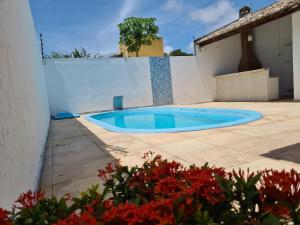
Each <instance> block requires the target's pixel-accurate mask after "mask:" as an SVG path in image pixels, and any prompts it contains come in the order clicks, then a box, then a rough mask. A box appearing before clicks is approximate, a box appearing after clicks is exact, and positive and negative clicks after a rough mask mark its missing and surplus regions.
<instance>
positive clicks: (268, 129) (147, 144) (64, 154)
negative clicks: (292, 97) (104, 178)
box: [41, 102, 300, 196]
mask: <svg viewBox="0 0 300 225" xmlns="http://www.w3.org/2000/svg"><path fill="white" fill-rule="evenodd" d="M174 107H175V106H174ZM180 107H193V108H238V109H246V110H256V111H259V112H261V113H263V114H264V118H263V119H261V120H258V121H254V122H252V123H247V124H243V125H239V126H232V127H225V128H219V129H210V130H203V131H192V132H180V133H163V134H124V133H114V132H110V131H107V130H105V129H103V128H101V127H99V126H97V125H95V124H93V123H91V122H89V121H87V120H86V119H85V118H84V116H81V117H80V118H77V119H71V120H59V121H51V124H50V129H49V137H48V143H47V145H46V149H47V152H46V155H45V156H46V159H45V163H44V167H43V173H42V176H41V187H42V188H44V189H45V190H46V193H47V194H50V195H52V191H53V193H54V194H56V195H58V196H62V195H64V194H65V193H66V192H71V193H72V194H74V195H78V193H79V192H80V191H84V190H85V189H86V188H87V187H88V186H90V185H91V184H93V183H95V182H96V183H97V182H99V179H98V177H97V170H98V169H99V168H101V167H104V166H105V165H106V164H107V163H108V162H111V161H112V160H113V158H119V159H121V160H122V163H123V164H124V165H129V166H133V165H136V164H141V163H143V159H142V158H141V157H142V156H143V154H144V153H145V152H147V151H150V150H151V151H153V152H155V153H156V154H160V155H162V157H163V158H166V159H168V160H176V161H179V162H181V163H182V164H183V165H185V166H189V165H190V164H193V163H195V164H196V165H198V166H201V165H203V164H204V163H205V162H209V164H210V165H218V166H224V167H226V168H229V169H232V168H239V167H242V168H244V169H246V168H248V167H250V169H251V170H257V169H259V170H261V169H264V168H265V167H267V168H274V169H281V168H286V169H290V168H296V169H297V170H298V169H299V167H300V159H299V157H300V152H299V151H300V150H299V142H300V103H293V102H210V103H203V104H195V105H182V106H180ZM52 159H53V161H52Z"/></svg>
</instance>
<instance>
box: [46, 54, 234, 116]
mask: <svg viewBox="0 0 300 225" xmlns="http://www.w3.org/2000/svg"><path fill="white" fill-rule="evenodd" d="M220 60H221V59H220ZM150 66H151V68H152V69H150ZM169 67H170V68H169ZM170 69H171V74H169V73H170V71H169V70H170ZM205 69H206V67H205V66H204V65H202V64H201V63H200V64H198V62H197V60H196V59H195V57H194V56H189V57H170V63H169V59H168V58H147V57H139V58H128V59H127V60H126V61H125V60H124V59H123V58H110V59H48V60H46V65H45V71H46V78H47V86H48V95H49V102H50V111H51V114H52V115H54V114H56V113H58V112H64V111H69V112H76V113H84V112H93V111H101V110H111V109H113V98H114V96H123V106H124V108H131V107H141V106H152V105H167V104H172V103H175V104H190V103H198V102H206V101H211V100H212V99H213V98H214V96H215V93H214V90H215V79H214V78H213V76H209V75H208V74H207V73H206V71H207V70H205ZM228 70H229V69H228ZM216 71H218V70H216ZM221 71H222V70H221ZM211 74H213V73H211Z"/></svg>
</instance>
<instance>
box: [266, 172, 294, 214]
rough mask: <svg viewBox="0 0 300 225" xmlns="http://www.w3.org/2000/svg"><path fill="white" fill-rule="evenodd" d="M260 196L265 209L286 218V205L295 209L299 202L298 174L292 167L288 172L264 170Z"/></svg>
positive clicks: (287, 211)
mask: <svg viewBox="0 0 300 225" xmlns="http://www.w3.org/2000/svg"><path fill="white" fill-rule="evenodd" d="M260 198H261V201H262V203H263V208H264V209H265V210H266V211H270V212H272V213H273V214H275V215H277V216H280V217H283V218H287V217H288V216H289V209H288V208H287V206H288V205H289V206H290V207H291V208H292V210H295V209H296V208H297V207H298V206H299V204H300V174H299V173H297V171H295V170H293V169H292V170H291V171H290V172H286V171H284V170H282V171H274V170H267V171H264V172H263V173H262V181H261V187H260Z"/></svg>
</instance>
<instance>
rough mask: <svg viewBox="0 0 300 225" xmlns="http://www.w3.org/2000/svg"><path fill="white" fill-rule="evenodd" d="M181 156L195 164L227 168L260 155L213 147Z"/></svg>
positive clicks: (255, 158)
mask: <svg viewBox="0 0 300 225" xmlns="http://www.w3.org/2000/svg"><path fill="white" fill-rule="evenodd" d="M182 158H183V159H185V160H187V161H189V162H192V163H195V164H196V165H197V166H202V165H204V164H205V163H208V164H209V165H211V166H213V165H214V166H220V167H225V168H229V167H233V166H237V165H241V164H244V163H247V162H250V161H252V160H257V159H258V158H260V157H258V156H252V155H247V154H245V153H241V152H235V151H233V149H230V148H224V147H213V148H210V149H208V150H205V151H197V152H196V151H195V152H190V153H189V154H187V155H185V156H183V157H182Z"/></svg>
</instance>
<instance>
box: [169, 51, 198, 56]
mask: <svg viewBox="0 0 300 225" xmlns="http://www.w3.org/2000/svg"><path fill="white" fill-rule="evenodd" d="M169 55H170V56H191V55H193V54H191V53H186V52H184V51H182V50H181V49H175V50H173V51H171V52H170V54H169Z"/></svg>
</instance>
